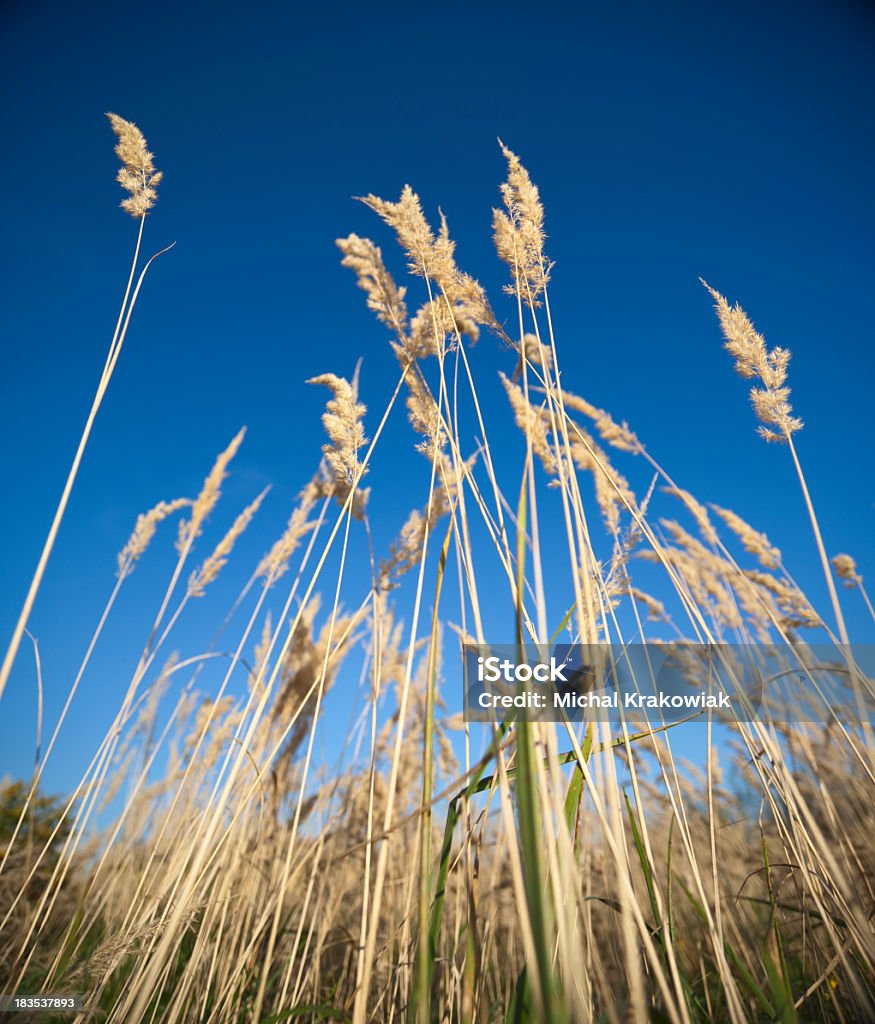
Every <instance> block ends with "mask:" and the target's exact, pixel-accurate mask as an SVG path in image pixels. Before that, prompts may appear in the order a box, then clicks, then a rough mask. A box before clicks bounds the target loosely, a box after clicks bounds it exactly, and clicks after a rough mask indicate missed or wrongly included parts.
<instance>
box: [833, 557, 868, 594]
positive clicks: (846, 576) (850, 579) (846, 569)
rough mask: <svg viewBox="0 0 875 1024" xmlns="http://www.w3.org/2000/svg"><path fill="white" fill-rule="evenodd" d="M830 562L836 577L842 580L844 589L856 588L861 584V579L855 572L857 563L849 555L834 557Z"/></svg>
mask: <svg viewBox="0 0 875 1024" xmlns="http://www.w3.org/2000/svg"><path fill="white" fill-rule="evenodd" d="M830 561H831V562H832V567H833V569H835V574H836V576H838V578H839V579H840V580H844V583H845V586H846V587H857V586H859V585H860V584H861V583H862V582H863V577H862V576H861V575H860V574H859V573H858V572H857V563H856V562H855V561H854V560H853V558H851V556H850V555H836V556H835V557H834V558H831V559H830Z"/></svg>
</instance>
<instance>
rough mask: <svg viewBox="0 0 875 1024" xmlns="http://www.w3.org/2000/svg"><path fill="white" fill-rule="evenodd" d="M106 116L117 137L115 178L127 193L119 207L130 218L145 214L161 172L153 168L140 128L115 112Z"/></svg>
mask: <svg viewBox="0 0 875 1024" xmlns="http://www.w3.org/2000/svg"><path fill="white" fill-rule="evenodd" d="M106 116H107V117H108V118H109V123H110V125H111V126H112V130H113V131H114V132H115V134H116V136H117V138H118V143H117V145H116V147H115V152H116V155H117V156H118V158H119V160H121V162H122V166H121V169H120V170H119V172H118V174H117V175H116V181H117V182H118V183H119V184H120V185H121V186H122V188H123V189H125V190H126V191H127V192H129V193H130V195H129V196H128V198H127V199H123V200H122V203H121V207H122V209H123V210H125V211H126V212H127V213H129V214H130V215H131V216H132V217H134V218H138V217H145V215H146V213H148V211H149V210H151V209H152V207H153V206H154V205H155V200H156V199H157V198H158V192H157V187H158V185H159V184H160V182H161V179H162V178H163V177H164V174H163V173H162V172H161V171H156V170H155V163H154V159H155V158H154V156H153V154H152V153H150V152H149V150H148V148H147V146H146V140H145V138H144V137H143V133H142V132H141V131H140V129H139V128H138V127H137V126H136V125H135V124H134V123H133V122H131V121H126V120H125V119H124V118H123V117H119V116H118V114H107V115H106Z"/></svg>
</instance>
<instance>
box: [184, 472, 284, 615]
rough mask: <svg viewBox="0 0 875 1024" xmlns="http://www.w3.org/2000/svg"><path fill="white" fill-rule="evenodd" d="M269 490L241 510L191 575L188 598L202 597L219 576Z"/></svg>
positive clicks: (266, 489) (265, 490)
mask: <svg viewBox="0 0 875 1024" xmlns="http://www.w3.org/2000/svg"><path fill="white" fill-rule="evenodd" d="M269 490H270V488H269V487H265V489H264V490H263V491H262V492H261V494H259V495H258V497H257V498H256V499H255V501H253V502H252V503H251V504H249V505H247V506H246V508H245V509H243V511H242V512H241V513H240V515H239V516H237V518H236V519H235V520H234V523H233V524H232V526H231V529H230V530H228V532H227V533H226V534H225V536H224V537H223V538H222V539H221V540H220V541H219V543H218V544H217V545H216V550H215V551H214V552H213V553H212V554H211V555H210V557H209V558H208V559H207V560H206V561H205V562H204V564H203V565H202V566H201V567H200V569H198V570H197V571H196V572H193V573H192V574H191V576H190V577H189V581H188V593H189V596H190V597H203V594H204V589H205V588H206V587H207V586H209V584H210V583H212V582H213V580H214V579H215V578H216V577H217V576H218V575H219V572H220V571H221V570H222V568H223V566H224V565H225V563H226V562H227V561H228V558H229V556H230V554H231V551H232V549H233V547H234V543H235V541H236V540H237V538H238V537H239V536H240V534H241V533H243V531H244V530H245V529H246V527H247V526H249V524H250V523H251V522H252V518H253V516H254V515H255V513H256V512H257V511H258V509H259V508H260V506H261V503H262V501H264V497H265V495H266V494H267V492H268V491H269Z"/></svg>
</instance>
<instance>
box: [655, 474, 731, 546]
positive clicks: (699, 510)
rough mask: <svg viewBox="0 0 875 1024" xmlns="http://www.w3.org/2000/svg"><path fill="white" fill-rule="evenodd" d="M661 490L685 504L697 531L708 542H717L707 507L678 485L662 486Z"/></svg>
mask: <svg viewBox="0 0 875 1024" xmlns="http://www.w3.org/2000/svg"><path fill="white" fill-rule="evenodd" d="M662 490H663V491H664V492H665V493H666V494H670V495H672V497H674V498H678V499H680V501H682V502H683V503H684V505H686V507H687V510H688V511H689V513H690V514H691V515H692V517H693V518H694V519H695V520H696V525H697V526H698V527H699V532H700V533H701V534H702V536H703V537H704V538H705V540H706V541H707V542H708V543H709V544H714V545H716V544H718V543H719V538H718V536H717V531H716V530H715V529H714V527H713V525H712V523H711V520H710V518H709V516H708V511H707V509H706V508H705V506H704V505H702V504H701V503H700V502H699V501H697V500H696V498H694V497H693V495H692V494H690V492H689V491H685V490H683V489H682V488H680V487H663V488H662Z"/></svg>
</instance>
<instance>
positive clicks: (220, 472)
mask: <svg viewBox="0 0 875 1024" xmlns="http://www.w3.org/2000/svg"><path fill="white" fill-rule="evenodd" d="M245 434H246V427H243V428H242V429H241V430H240V431H239V433H238V434H237V435H236V436H235V437H234V438H233V440H232V441H231V443H230V444H229V445H228V447H227V448H226V449H225V450H224V451H223V452H222V453H221V454H220V455H219V457H218V458H217V459H216V462H215V464H214V466H213V468H212V469H211V470H210V474H209V476H208V477H207V478H206V480H204V485H203V487H202V488H201V492H200V494H199V495H198V496H197V499H196V500H195V502H194V506H193V508H192V510H191V519H189V520H188V521H187V522H186V521H184V520H183V522H181V523H180V524H179V536H178V538H177V541H176V550H177V551H178V552H179V553H180V555H181V554H183V553H184V552H186V551H187V550H188V549H189V548H190V547H191V545H192V544H193V543H194V541H195V540H196V539H197V537H199V536H200V532H201V530H202V528H203V525H204V522H205V520H206V518H207V516H209V514H210V513H211V512H212V511H213V509H214V508H215V507H216V503H217V502H218V500H219V498H220V497H221V494H222V492H221V486H222V481H223V480H224V479H225V476H226V475H227V472H228V465H229V463H230V462H231V459H233V458H234V456H235V455H236V454H237V449H238V448H239V447H240V445H241V444H242V443H243V437H244V435H245Z"/></svg>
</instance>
